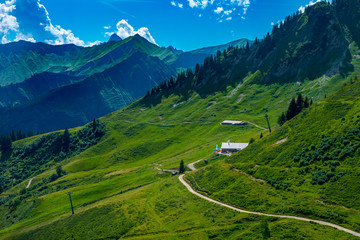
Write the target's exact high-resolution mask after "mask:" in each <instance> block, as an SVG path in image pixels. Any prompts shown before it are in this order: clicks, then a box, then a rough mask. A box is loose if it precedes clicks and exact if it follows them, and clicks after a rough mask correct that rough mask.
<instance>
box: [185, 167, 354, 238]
mask: <svg viewBox="0 0 360 240" xmlns="http://www.w3.org/2000/svg"><path fill="white" fill-rule="evenodd" d="M189 165H190V164H189ZM189 165H188V166H189ZM192 166H193V165H192ZM189 167H190V166H189ZM184 176H185V174H182V175H180V176H179V180H180V182H181V183H182V184H183V185H184V186H185V187H186V188H187V189H188V190H189V192H191V193H192V194H195V195H196V196H198V197H201V198H202V199H205V200H207V201H209V202H212V203H215V204H218V205H220V206H223V207H227V208H230V209H232V210H235V211H237V212H241V213H248V214H254V215H261V216H267V217H276V218H290V219H295V220H300V221H305V222H315V223H318V224H321V225H325V226H330V227H333V228H336V229H338V230H341V231H344V232H347V233H350V234H352V235H354V236H356V237H360V233H357V232H354V231H352V230H350V229H347V228H344V227H341V226H339V225H336V224H333V223H329V222H324V221H320V220H313V219H308V218H303V217H295V216H286V215H274V214H267V213H261V212H251V211H246V210H242V209H239V208H236V207H233V206H230V205H228V204H225V203H221V202H218V201H216V200H214V199H211V198H208V197H206V196H204V195H201V194H200V193H198V192H196V191H195V190H194V189H192V187H191V186H190V185H189V184H188V183H187V182H186V181H185V180H184Z"/></svg>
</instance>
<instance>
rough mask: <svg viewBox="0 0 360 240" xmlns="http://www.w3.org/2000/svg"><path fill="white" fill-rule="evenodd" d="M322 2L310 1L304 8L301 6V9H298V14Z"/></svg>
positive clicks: (320, 0)
mask: <svg viewBox="0 0 360 240" xmlns="http://www.w3.org/2000/svg"><path fill="white" fill-rule="evenodd" d="M322 1H323V0H317V1H310V2H309V4H308V5H306V6H305V7H304V6H301V7H300V8H299V12H301V13H304V12H305V8H307V7H311V6H313V5H315V4H317V3H318V2H322Z"/></svg>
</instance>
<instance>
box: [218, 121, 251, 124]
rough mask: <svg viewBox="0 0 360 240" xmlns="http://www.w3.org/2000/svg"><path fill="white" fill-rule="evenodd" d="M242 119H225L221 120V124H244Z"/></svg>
mask: <svg viewBox="0 0 360 240" xmlns="http://www.w3.org/2000/svg"><path fill="white" fill-rule="evenodd" d="M246 124H247V122H244V121H234V120H225V121H222V122H221V125H246Z"/></svg>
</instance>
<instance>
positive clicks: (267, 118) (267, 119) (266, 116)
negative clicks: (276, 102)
mask: <svg viewBox="0 0 360 240" xmlns="http://www.w3.org/2000/svg"><path fill="white" fill-rule="evenodd" d="M265 118H266V121H267V124H268V127H269V131H270V132H271V127H270V123H269V116H268V115H267V114H265Z"/></svg>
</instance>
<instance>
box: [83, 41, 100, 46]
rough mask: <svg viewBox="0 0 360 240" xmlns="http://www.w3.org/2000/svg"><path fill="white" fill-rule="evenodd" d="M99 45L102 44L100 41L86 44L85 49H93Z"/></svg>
mask: <svg viewBox="0 0 360 240" xmlns="http://www.w3.org/2000/svg"><path fill="white" fill-rule="evenodd" d="M101 43H102V42H101V41H95V42H90V43H88V44H86V47H93V46H96V45H100V44H101Z"/></svg>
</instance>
